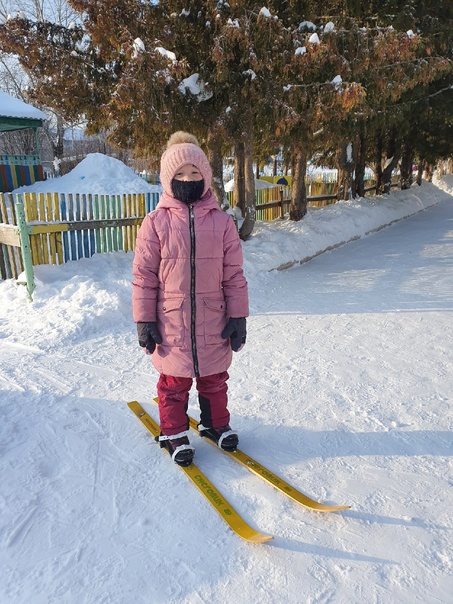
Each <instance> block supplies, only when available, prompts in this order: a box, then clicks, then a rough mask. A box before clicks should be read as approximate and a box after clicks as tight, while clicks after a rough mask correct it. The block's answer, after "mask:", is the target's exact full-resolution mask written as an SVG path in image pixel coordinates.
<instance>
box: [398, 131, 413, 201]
mask: <svg viewBox="0 0 453 604" xmlns="http://www.w3.org/2000/svg"><path fill="white" fill-rule="evenodd" d="M412 157H413V149H412V145H411V144H410V143H409V142H408V141H406V142H405V143H404V145H403V151H402V156H401V169H400V172H401V174H400V186H401V190H404V189H410V188H411V185H412V182H413V178H412Z"/></svg>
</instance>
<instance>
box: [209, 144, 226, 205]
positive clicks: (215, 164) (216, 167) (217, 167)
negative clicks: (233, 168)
mask: <svg viewBox="0 0 453 604" xmlns="http://www.w3.org/2000/svg"><path fill="white" fill-rule="evenodd" d="M208 160H209V163H210V164H211V168H212V185H211V187H212V191H213V193H214V195H215V197H216V199H217V202H218V204H219V206H220V207H221V208H222V210H223V209H226V208H228V199H227V196H226V194H225V187H224V185H223V156H222V142H221V140H220V139H219V138H216V137H215V136H214V135H212V134H211V133H209V136H208Z"/></svg>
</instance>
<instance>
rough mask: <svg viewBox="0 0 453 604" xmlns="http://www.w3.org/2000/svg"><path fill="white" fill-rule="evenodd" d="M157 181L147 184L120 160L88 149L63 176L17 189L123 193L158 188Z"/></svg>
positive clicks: (155, 190) (157, 190) (43, 191)
mask: <svg viewBox="0 0 453 604" xmlns="http://www.w3.org/2000/svg"><path fill="white" fill-rule="evenodd" d="M161 191H162V187H161V186H160V185H150V184H148V183H147V182H146V180H145V179H143V178H142V177H141V176H139V175H138V174H136V173H135V172H134V171H133V170H131V169H130V168H128V167H127V166H126V165H125V164H124V163H123V162H122V161H120V160H119V159H115V158H114V157H110V156H109V155H104V154H103V153H89V154H88V155H87V156H86V157H85V159H83V160H82V161H81V162H80V163H79V164H77V166H76V167H75V168H74V169H73V170H71V171H70V172H69V173H68V174H65V175H64V176H59V177H58V178H51V179H49V180H43V181H39V182H35V183H34V184H32V185H28V186H25V187H20V188H18V189H15V190H14V191H13V193H14V194H16V193H33V192H35V193H92V194H101V195H122V194H123V193H156V192H161Z"/></svg>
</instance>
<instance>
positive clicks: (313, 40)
mask: <svg viewBox="0 0 453 604" xmlns="http://www.w3.org/2000/svg"><path fill="white" fill-rule="evenodd" d="M308 41H309V42H311V43H312V44H319V36H318V34H311V36H310V37H309V38H308Z"/></svg>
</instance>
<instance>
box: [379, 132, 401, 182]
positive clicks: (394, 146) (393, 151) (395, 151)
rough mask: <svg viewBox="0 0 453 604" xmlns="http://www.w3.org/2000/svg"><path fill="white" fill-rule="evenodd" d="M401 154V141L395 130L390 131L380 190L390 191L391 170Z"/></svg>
mask: <svg viewBox="0 0 453 604" xmlns="http://www.w3.org/2000/svg"><path fill="white" fill-rule="evenodd" d="M400 154H401V141H400V140H399V138H398V137H397V136H396V132H395V130H392V132H391V133H390V137H389V141H388V147H387V158H388V159H387V162H386V164H385V167H384V169H383V171H382V190H383V192H384V193H390V188H391V183H392V173H393V170H394V169H395V168H396V166H397V165H398V160H399V158H400Z"/></svg>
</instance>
